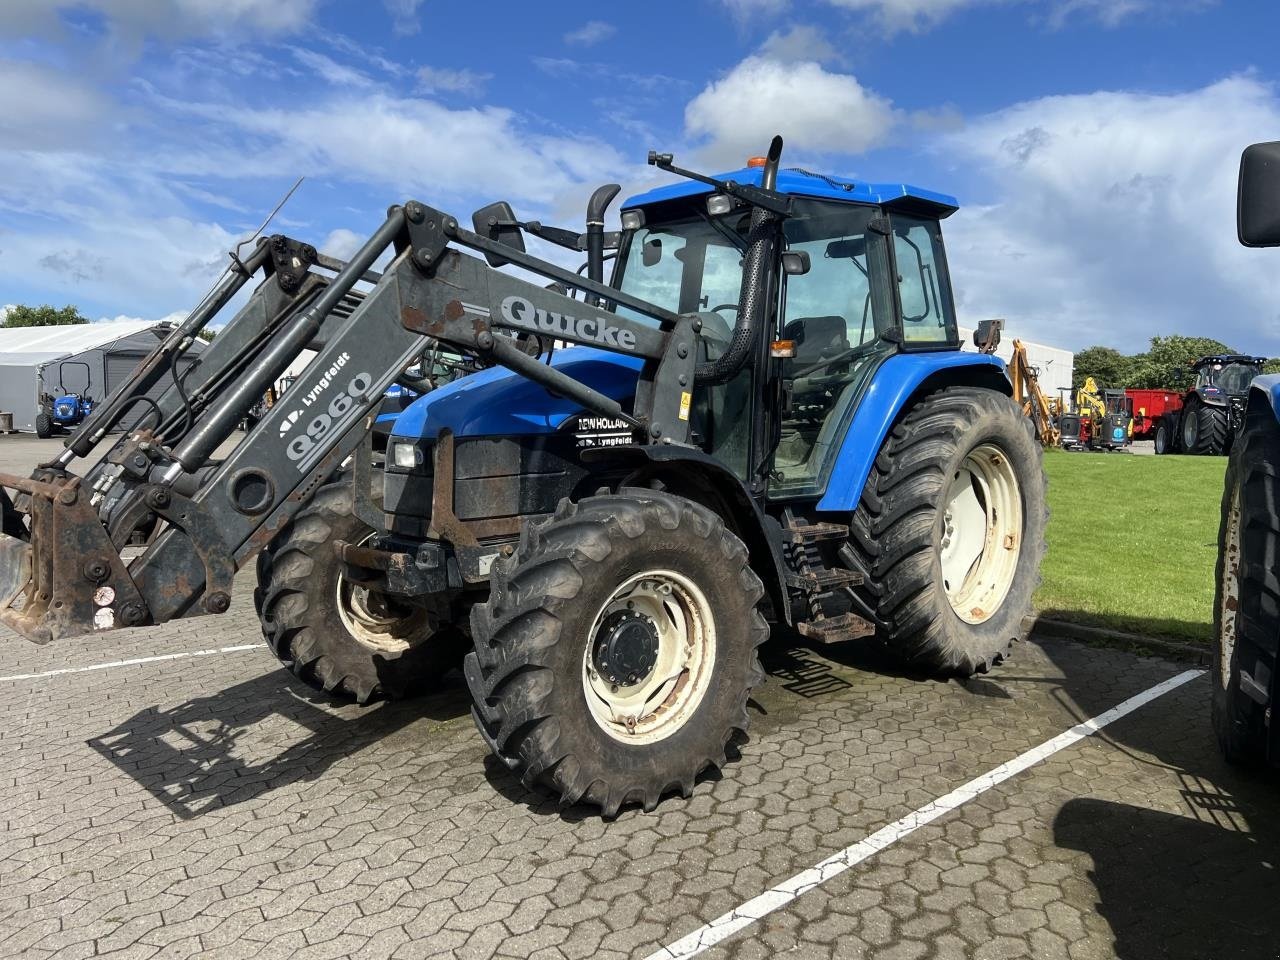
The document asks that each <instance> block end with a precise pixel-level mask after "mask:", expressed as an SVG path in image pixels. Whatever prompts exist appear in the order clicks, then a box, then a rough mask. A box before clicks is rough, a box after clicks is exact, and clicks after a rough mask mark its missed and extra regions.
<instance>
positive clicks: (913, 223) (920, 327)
mask: <svg viewBox="0 0 1280 960" xmlns="http://www.w3.org/2000/svg"><path fill="white" fill-rule="evenodd" d="M893 255H894V259H895V262H896V263H897V269H898V299H899V302H900V303H901V304H902V336H903V339H904V340H905V341H906V342H907V343H909V344H929V343H938V344H950V343H954V342H955V341H956V339H957V337H958V336H959V333H958V331H957V330H956V321H955V308H954V306H953V305H952V303H951V289H950V284H949V283H948V281H947V273H946V260H945V258H944V256H943V252H942V232H941V230H940V229H939V227H938V224H937V222H936V221H932V220H919V219H916V218H915V217H907V216H894V217H893Z"/></svg>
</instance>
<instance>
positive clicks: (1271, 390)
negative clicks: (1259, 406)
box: [1250, 373, 1280, 420]
mask: <svg viewBox="0 0 1280 960" xmlns="http://www.w3.org/2000/svg"><path fill="white" fill-rule="evenodd" d="M1250 392H1251V393H1254V394H1258V395H1260V396H1262V397H1263V398H1265V399H1266V401H1267V402H1268V403H1269V404H1271V412H1272V413H1274V414H1275V415H1276V419H1277V420H1280V373H1268V374H1264V375H1263V376H1261V377H1254V379H1253V384H1252V386H1251V387H1250Z"/></svg>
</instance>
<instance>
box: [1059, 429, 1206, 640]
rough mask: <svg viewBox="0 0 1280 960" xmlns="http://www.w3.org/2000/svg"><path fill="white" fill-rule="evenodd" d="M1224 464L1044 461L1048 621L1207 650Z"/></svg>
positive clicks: (1173, 459) (1121, 458)
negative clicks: (1198, 643)
mask: <svg viewBox="0 0 1280 960" xmlns="http://www.w3.org/2000/svg"><path fill="white" fill-rule="evenodd" d="M1226 467H1227V458H1226V457H1178V456H1168V457H1149V456H1132V455H1125V454H1098V453H1063V452H1061V451H1056V450H1051V451H1048V452H1047V453H1046V454H1045V471H1046V472H1047V473H1048V476H1049V509H1050V511H1051V513H1052V516H1051V517H1050V519H1049V530H1048V541H1049V549H1048V553H1047V554H1046V556H1045V560H1044V566H1043V569H1042V573H1043V577H1044V582H1043V584H1042V585H1041V587H1040V589H1039V591H1038V592H1037V593H1036V609H1037V610H1038V611H1039V612H1040V613H1041V614H1043V615H1045V616H1050V617H1054V618H1056V619H1060V620H1072V621H1075V622H1078V623H1090V624H1095V625H1099V626H1106V627H1113V628H1115V629H1118V630H1127V631H1132V632H1135V633H1144V634H1148V635H1151V636H1164V637H1175V638H1178V639H1183V640H1208V639H1209V637H1210V635H1211V633H1212V627H1213V570H1214V561H1215V559H1216V557H1217V551H1218V517H1219V511H1220V504H1221V499H1222V478H1223V474H1224V472H1225V471H1226Z"/></svg>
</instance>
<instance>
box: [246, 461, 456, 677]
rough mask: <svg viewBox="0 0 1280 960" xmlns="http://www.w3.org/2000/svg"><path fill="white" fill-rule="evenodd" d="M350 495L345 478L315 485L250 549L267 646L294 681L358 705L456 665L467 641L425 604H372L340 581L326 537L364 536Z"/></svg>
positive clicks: (367, 529) (371, 599)
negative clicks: (254, 554)
mask: <svg viewBox="0 0 1280 960" xmlns="http://www.w3.org/2000/svg"><path fill="white" fill-rule="evenodd" d="M353 499H354V498H353V491H352V485H351V480H350V477H349V475H343V476H342V477H340V478H339V479H338V480H336V481H334V482H332V483H329V484H326V485H325V486H323V487H321V488H320V489H319V490H317V491H316V493H315V495H314V496H313V497H312V498H311V501H310V502H309V503H308V504H307V506H306V507H305V508H304V509H303V510H301V511H300V512H299V513H298V514H297V516H295V517H294V519H293V521H292V522H291V523H290V524H289V526H288V527H286V528H285V530H284V531H283V532H282V533H281V534H280V535H279V536H278V537H276V539H275V540H274V541H273V542H272V544H271V546H270V547H268V548H267V549H266V550H264V551H263V552H262V553H260V554H259V555H258V584H259V586H258V589H257V590H256V591H255V593H254V601H255V605H256V606H257V608H258V616H259V618H260V620H261V621H262V632H263V634H264V635H265V636H266V638H267V644H268V646H270V648H271V652H272V653H274V654H275V655H276V657H277V658H278V659H279V660H280V662H281V663H283V664H284V665H285V666H286V667H288V668H289V669H290V670H291V671H293V673H294V675H295V676H297V677H298V678H299V679H300V680H302V681H303V682H304V683H307V684H309V685H310V686H312V687H315V688H316V689H317V690H323V691H325V692H326V693H330V694H334V695H336V696H340V697H346V698H351V699H354V700H356V701H357V702H359V703H367V702H368V701H370V700H372V699H376V698H386V699H390V700H399V699H402V698H405V697H410V696H413V695H415V694H418V693H421V692H423V691H424V690H427V689H430V688H431V687H433V686H437V685H438V684H439V682H440V680H441V678H442V677H443V676H444V674H445V673H447V672H448V671H449V670H450V669H451V668H453V667H457V666H459V665H460V664H461V661H462V656H463V654H464V652H465V650H466V647H467V638H466V636H465V634H464V633H462V631H460V630H458V629H457V628H456V627H454V626H452V625H449V624H440V623H437V622H433V620H432V618H430V617H429V616H428V615H427V612H426V611H425V610H421V609H419V608H405V609H403V610H391V609H390V608H385V609H384V608H381V607H379V606H378V601H379V600H380V598H377V597H376V596H375V597H370V596H369V595H368V594H367V593H363V594H362V593H361V592H360V590H359V588H358V587H356V586H354V585H352V584H350V583H347V582H346V581H345V580H344V578H343V576H342V567H341V564H340V563H339V562H338V558H337V557H336V556H335V554H334V552H333V542H334V541H335V540H345V541H347V542H348V543H359V542H361V541H363V540H365V539H366V538H367V537H369V535H370V534H372V533H373V530H372V529H371V528H370V527H368V526H367V525H366V524H365V523H364V522H363V521H362V520H360V519H359V518H357V517H356V516H355V515H354V513H353V509H354V503H353ZM357 631H359V632H357Z"/></svg>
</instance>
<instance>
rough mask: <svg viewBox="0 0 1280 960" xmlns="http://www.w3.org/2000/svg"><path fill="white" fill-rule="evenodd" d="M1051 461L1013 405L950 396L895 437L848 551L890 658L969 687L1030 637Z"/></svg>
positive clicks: (862, 605)
mask: <svg viewBox="0 0 1280 960" xmlns="http://www.w3.org/2000/svg"><path fill="white" fill-rule="evenodd" d="M1042 461H1043V451H1042V450H1041V448H1040V445H1039V444H1038V443H1037V442H1036V441H1035V439H1034V437H1033V435H1032V432H1031V429H1030V421H1029V420H1027V418H1026V417H1024V416H1023V415H1022V411H1021V410H1020V409H1019V407H1018V405H1017V404H1016V403H1014V402H1013V400H1011V399H1010V398H1009V397H1007V396H1005V395H1004V394H1001V393H997V392H996V391H994V390H986V389H981V388H975V387H951V388H948V389H945V390H941V391H939V392H937V393H934V394H931V395H929V396H928V397H925V398H924V399H923V400H921V401H920V402H918V403H917V404H916V406H915V407H914V408H913V409H912V410H911V411H910V412H909V413H908V414H907V415H906V416H905V417H904V418H903V419H902V420H901V421H900V422H899V423H898V424H897V425H896V426H895V427H894V428H893V430H892V432H891V433H890V434H889V436H888V438H887V439H886V440H885V442H884V444H883V446H881V448H880V453H879V455H878V456H877V457H876V461H875V465H874V466H873V467H872V470H871V473H870V474H869V476H868V477H867V481H866V485H865V486H864V487H863V491H862V498H861V500H860V501H859V504H858V508H857V510H856V512H855V513H854V516H853V522H852V524H851V527H850V537H849V540H848V541H847V542H846V544H845V545H844V546H843V547H842V548H841V550H840V557H841V560H842V561H843V562H844V563H845V565H846V566H848V567H850V568H851V569H853V570H856V571H858V572H860V573H862V575H863V578H864V582H863V584H862V585H861V586H858V587H855V588H853V596H854V600H855V605H856V612H858V613H860V614H861V615H862V616H864V617H866V618H867V619H868V620H870V621H871V622H872V623H874V624H875V625H876V632H877V635H878V636H879V638H880V639H881V641H882V642H883V643H884V644H885V646H886V647H887V648H888V650H889V651H890V653H891V654H893V655H894V656H896V657H898V658H899V659H901V660H902V661H903V662H905V663H907V664H909V665H911V666H914V667H919V668H924V669H926V670H928V671H930V672H936V673H942V674H946V675H959V676H970V675H972V674H974V673H978V672H983V671H985V670H987V669H988V668H989V667H990V666H992V665H994V664H996V663H999V662H1000V661H1001V660H1002V659H1003V658H1004V657H1005V656H1006V654H1007V653H1008V650H1009V647H1010V646H1011V645H1012V643H1013V641H1014V640H1016V639H1018V638H1019V637H1020V636H1021V635H1022V620H1023V618H1024V617H1025V616H1026V615H1027V614H1028V613H1030V612H1031V598H1032V594H1033V593H1034V591H1035V588H1036V585H1037V584H1038V583H1039V582H1040V576H1039V570H1040V561H1041V559H1042V558H1043V556H1044V527H1045V522H1046V519H1047V518H1048V509H1047V508H1046V506H1045V478H1044V469H1043V465H1042Z"/></svg>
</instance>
